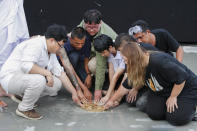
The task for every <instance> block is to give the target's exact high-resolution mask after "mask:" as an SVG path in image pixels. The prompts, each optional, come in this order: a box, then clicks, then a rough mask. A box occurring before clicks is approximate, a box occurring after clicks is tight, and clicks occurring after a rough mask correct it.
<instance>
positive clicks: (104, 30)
mask: <svg viewBox="0 0 197 131" xmlns="http://www.w3.org/2000/svg"><path fill="white" fill-rule="evenodd" d="M79 26H80V27H83V28H84V21H82V22H81V23H80V24H79ZM101 34H105V35H108V36H109V37H111V38H112V39H113V40H115V39H116V37H117V34H116V32H115V31H114V30H113V29H112V28H111V27H109V26H108V25H107V24H106V23H104V22H103V21H102V23H101V28H100V30H99V32H98V33H97V34H96V36H94V38H96V37H97V36H99V35H101ZM91 56H96V75H95V79H96V80H95V90H101V89H102V87H103V84H104V81H105V71H106V68H107V58H105V57H103V56H101V53H99V52H97V51H95V49H94V46H93V44H92V46H91Z"/></svg>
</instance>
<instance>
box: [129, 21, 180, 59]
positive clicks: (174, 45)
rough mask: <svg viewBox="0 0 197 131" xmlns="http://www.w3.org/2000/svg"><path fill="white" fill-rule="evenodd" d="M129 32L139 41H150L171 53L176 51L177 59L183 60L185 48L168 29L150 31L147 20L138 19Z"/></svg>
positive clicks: (158, 47)
mask: <svg viewBox="0 0 197 131" xmlns="http://www.w3.org/2000/svg"><path fill="white" fill-rule="evenodd" d="M129 34H130V35H131V36H134V37H135V38H136V39H137V41H138V42H144V43H149V44H151V45H153V46H155V47H156V48H157V49H159V50H161V51H163V52H166V53H169V54H170V55H173V54H172V52H176V59H177V60H178V61H179V62H182V60H183V53H184V52H183V48H182V47H181V45H180V44H179V43H178V42H177V40H175V38H174V37H173V36H172V35H171V34H170V33H169V32H168V31H167V30H165V29H155V30H152V31H150V28H149V25H148V23H147V22H145V21H143V20H138V21H136V22H134V23H133V24H132V27H131V28H130V29H129Z"/></svg>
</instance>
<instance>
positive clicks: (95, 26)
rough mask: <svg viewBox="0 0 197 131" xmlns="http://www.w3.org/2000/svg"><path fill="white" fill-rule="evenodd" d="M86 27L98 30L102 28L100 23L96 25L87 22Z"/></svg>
mask: <svg viewBox="0 0 197 131" xmlns="http://www.w3.org/2000/svg"><path fill="white" fill-rule="evenodd" d="M85 28H86V29H89V30H98V29H99V28H100V24H96V25H89V24H85Z"/></svg>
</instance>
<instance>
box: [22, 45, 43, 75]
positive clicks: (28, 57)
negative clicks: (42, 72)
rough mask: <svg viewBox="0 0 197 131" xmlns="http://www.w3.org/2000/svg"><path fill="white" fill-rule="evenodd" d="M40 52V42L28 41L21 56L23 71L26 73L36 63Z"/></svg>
mask: <svg viewBox="0 0 197 131" xmlns="http://www.w3.org/2000/svg"><path fill="white" fill-rule="evenodd" d="M41 53H42V44H41V43H34V42H30V43H27V45H26V46H25V47H24V48H23V53H22V58H21V62H22V65H21V68H22V70H23V71H24V72H25V73H28V72H29V71H30V70H31V68H32V66H33V64H34V63H37V62H38V60H39V58H40V55H41Z"/></svg>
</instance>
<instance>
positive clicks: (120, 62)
mask: <svg viewBox="0 0 197 131" xmlns="http://www.w3.org/2000/svg"><path fill="white" fill-rule="evenodd" d="M108 62H111V63H112V64H113V66H114V72H116V71H117V69H118V68H121V69H125V63H124V59H123V58H122V56H121V55H120V52H119V51H117V53H116V56H114V55H113V54H110V56H109V57H108Z"/></svg>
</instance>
